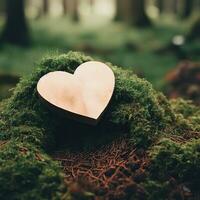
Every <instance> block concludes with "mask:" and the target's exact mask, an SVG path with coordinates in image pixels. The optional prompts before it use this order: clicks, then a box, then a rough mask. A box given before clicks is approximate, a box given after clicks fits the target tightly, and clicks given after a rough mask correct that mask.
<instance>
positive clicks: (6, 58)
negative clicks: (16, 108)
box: [0, 0, 200, 104]
mask: <svg viewBox="0 0 200 200" xmlns="http://www.w3.org/2000/svg"><path fill="white" fill-rule="evenodd" d="M70 50H73V51H81V52H84V53H86V54H88V55H91V56H93V57H94V58H95V59H97V60H101V61H108V62H112V63H113V64H115V65H118V66H122V67H124V68H128V69H130V70H132V71H133V72H134V73H136V74H138V76H140V77H144V78H146V79H147V80H148V81H150V82H151V83H152V84H153V85H154V87H155V88H156V89H158V90H160V91H162V92H164V93H165V94H166V95H168V96H169V97H172V98H177V97H179V96H181V97H184V98H188V99H192V100H194V102H195V103H197V104H198V103H199V102H200V63H199V58H200V0H0V100H2V99H4V98H7V97H9V96H10V95H11V93H12V88H13V87H14V86H15V85H16V84H17V82H18V81H19V80H20V77H22V76H24V75H27V74H30V73H31V72H32V71H33V69H34V67H35V66H37V63H38V62H39V61H40V60H41V58H42V57H44V56H48V55H53V54H60V53H66V52H68V51H70Z"/></svg>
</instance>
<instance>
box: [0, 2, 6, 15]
mask: <svg viewBox="0 0 200 200" xmlns="http://www.w3.org/2000/svg"><path fill="white" fill-rule="evenodd" d="M4 4H5V1H0V14H4V13H5V5H4Z"/></svg>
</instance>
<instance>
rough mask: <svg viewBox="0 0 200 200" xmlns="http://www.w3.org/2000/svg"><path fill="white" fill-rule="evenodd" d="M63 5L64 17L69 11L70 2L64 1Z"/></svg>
mask: <svg viewBox="0 0 200 200" xmlns="http://www.w3.org/2000/svg"><path fill="white" fill-rule="evenodd" d="M62 4H63V15H66V14H67V11H68V0H62Z"/></svg>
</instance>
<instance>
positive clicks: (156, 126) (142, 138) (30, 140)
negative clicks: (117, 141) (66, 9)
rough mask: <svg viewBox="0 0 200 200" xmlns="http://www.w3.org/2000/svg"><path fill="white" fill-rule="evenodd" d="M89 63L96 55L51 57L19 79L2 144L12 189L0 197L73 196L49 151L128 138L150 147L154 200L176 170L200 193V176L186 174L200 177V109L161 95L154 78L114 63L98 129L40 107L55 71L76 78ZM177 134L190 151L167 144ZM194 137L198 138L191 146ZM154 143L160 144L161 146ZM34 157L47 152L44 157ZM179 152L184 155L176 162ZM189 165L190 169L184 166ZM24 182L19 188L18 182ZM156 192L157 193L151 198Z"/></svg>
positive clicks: (4, 111) (1, 121) (5, 110)
mask: <svg viewBox="0 0 200 200" xmlns="http://www.w3.org/2000/svg"><path fill="white" fill-rule="evenodd" d="M90 60H92V58H91V57H88V56H85V55H83V54H80V53H77V52H70V53H68V54H63V55H60V56H50V57H47V58H44V59H43V60H42V61H41V62H40V63H39V64H37V68H36V69H35V71H34V72H33V74H31V75H30V76H28V77H25V78H23V79H22V80H21V81H20V83H19V84H18V85H17V87H16V89H15V90H14V94H13V95H12V97H11V98H10V99H8V100H6V101H4V102H2V103H1V114H0V140H1V141H8V143H6V144H5V145H3V146H1V147H0V150H1V152H2V153H1V157H0V162H1V166H2V167H1V168H0V174H1V179H2V181H1V183H2V184H3V183H4V182H6V184H7V185H10V186H12V187H5V185H4V184H3V185H1V186H0V187H1V188H0V191H1V193H2V194H7V193H8V194H7V195H8V197H7V198H6V199H49V198H51V199H61V198H65V199H67V198H70V195H69V194H68V193H66V191H64V190H62V188H63V187H64V181H63V180H64V179H63V176H62V175H60V169H59V165H58V164H56V163H55V162H54V161H53V160H52V159H50V158H49V156H47V155H46V153H48V154H50V153H52V152H53V151H54V150H55V149H57V148H65V149H68V150H72V149H73V150H76V151H84V150H88V149H90V150H91V149H95V148H97V147H101V145H104V144H105V143H108V142H110V141H112V140H114V138H118V137H121V136H126V137H127V138H129V140H130V141H131V142H132V143H133V144H134V146H135V147H136V148H138V149H139V148H140V149H141V148H142V149H144V150H145V151H148V150H150V154H149V155H150V158H151V159H152V163H153V164H152V165H151V166H152V168H149V169H147V170H148V171H149V172H148V173H149V176H148V181H147V180H146V182H144V183H143V185H144V186H145V188H146V191H147V192H146V193H147V194H148V196H147V197H148V198H149V199H153V197H154V195H158V194H159V193H160V192H162V191H163V190H164V189H165V187H164V186H163V184H164V183H165V181H167V178H168V177H167V176H165V174H167V173H168V171H169V170H170V169H171V168H172V167H174V171H173V173H172V175H174V173H175V172H177V173H180V176H177V177H176V178H177V180H178V181H180V182H184V181H187V182H188V183H189V186H190V187H191V188H190V189H191V190H192V191H195V187H194V185H195V184H196V179H191V178H189V179H188V178H187V177H188V174H190V175H191V177H192V176H194V173H195V176H197V175H200V174H199V173H200V171H199V168H198V166H196V165H197V164H198V163H199V159H200V156H199V145H200V143H199V140H198V138H199V132H200V127H199V118H200V109H199V108H198V107H195V106H193V105H192V104H189V103H187V102H185V101H182V100H177V101H173V102H169V101H168V100H167V99H166V97H165V96H164V95H163V94H161V93H159V92H157V91H155V90H154V89H153V87H152V85H151V84H150V83H149V82H148V81H146V80H144V79H141V78H138V77H137V76H136V75H134V74H133V73H132V72H130V71H128V70H124V69H121V68H119V67H116V66H113V65H112V64H109V66H110V67H111V68H112V70H113V71H114V73H115V77H116V87H115V91H114V94H113V97H112V100H111V102H110V104H109V106H108V108H107V110H106V112H105V114H104V115H103V118H102V120H101V121H100V123H99V124H98V125H97V126H96V127H91V126H88V125H84V124H80V123H78V122H73V121H71V120H65V121H63V120H61V119H60V118H58V117H57V116H55V115H54V114H53V113H51V112H49V111H48V110H47V109H46V108H45V107H44V106H43V105H42V104H41V102H40V100H39V98H38V94H37V91H36V85H37V82H38V80H39V78H40V77H41V76H43V75H44V74H46V73H48V72H50V71H55V70H61V71H67V72H70V73H73V72H74V70H75V69H76V68H77V67H78V66H79V65H80V64H82V63H83V62H86V61H90ZM194 133H195V134H194ZM188 135H189V137H188ZM173 136H178V137H181V138H183V140H184V141H185V143H184V145H185V146H184V145H183V144H179V143H177V142H175V141H172V140H171V139H168V140H167V141H168V143H167V144H168V145H167V144H166V142H164V143H158V142H159V141H160V140H162V139H163V138H173ZM191 138H193V140H192V141H191V142H190V143H189V142H188V141H190V140H191ZM63 141H64V142H63ZM155 144H157V145H160V146H161V147H160V148H157V145H156V146H155ZM21 146H22V147H24V146H25V149H27V150H25V153H24V152H23V151H22V152H21V151H20V147H21ZM184 147H187V148H184ZM177 149H179V150H180V151H178V150H177ZM163 151H166V153H165V154H167V155H168V157H165V159H163V162H161V161H162V152H163ZM35 152H38V155H40V156H39V159H38V158H37V156H36V153H35ZM151 152H153V153H151ZM160 154H161V155H160ZM174 154H175V155H176V154H177V159H174V158H173V155H174ZM151 155H153V156H152V157H151ZM190 155H192V157H191V156H190ZM185 157H186V158H185ZM34 158H35V159H34ZM166 158H168V159H166ZM184 159H186V160H184ZM160 160H161V161H160ZM184 162H188V163H189V164H188V165H184ZM174 165H175V166H174ZM30 166H31V167H30ZM32 167H33V169H32ZM191 169H194V170H195V171H193V170H192V171H191ZM156 170H160V171H158V174H159V173H161V172H163V178H162V179H161V177H156V176H155V174H156V173H154V172H155V171H156ZM181 173H182V174H181ZM15 174H16V175H15ZM34 175H35V176H34ZM172 175H171V176H172ZM26 176H27V180H25V181H29V182H30V185H29V184H28V185H27V187H25V186H24V184H25V183H23V181H22V180H23V179H25V177H26ZM33 176H34V179H33V180H32V177H33ZM8 177H12V178H8ZM18 177H20V178H19V179H18ZM21 177H22V178H21ZM17 181H19V184H16V182H17ZM43 187H44V188H43ZM155 187H156V188H157V189H156V190H154V191H155V192H154V193H151V190H152V188H155ZM31 191H32V192H31ZM49 191H51V192H50V193H49ZM164 191H165V190H164ZM48 195H50V196H48ZM63 195H64V197H63ZM165 195H168V194H167V193H165V192H163V199H164V198H165V197H166V196H165ZM2 197H3V198H4V196H2ZM135 198H136V199H137V198H139V197H137V196H136V197H135Z"/></svg>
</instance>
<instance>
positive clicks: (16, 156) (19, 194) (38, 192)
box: [0, 141, 66, 200]
mask: <svg viewBox="0 0 200 200" xmlns="http://www.w3.org/2000/svg"><path fill="white" fill-rule="evenodd" d="M0 166H1V167H0V191H1V192H0V199H2V200H3V199H6V200H9V199H10V200H11V199H12V200H23V199H34V200H35V199H38V200H39V199H40V200H45V199H61V197H62V195H63V194H64V193H65V190H66V189H65V186H64V183H63V176H62V174H61V173H60V169H59V167H58V165H56V164H55V163H54V162H53V161H52V160H51V159H50V158H49V157H48V156H47V155H45V154H43V153H41V151H38V150H37V149H36V148H34V147H33V146H32V145H29V144H27V143H18V142H16V141H12V142H8V143H6V144H4V145H3V146H0Z"/></svg>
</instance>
